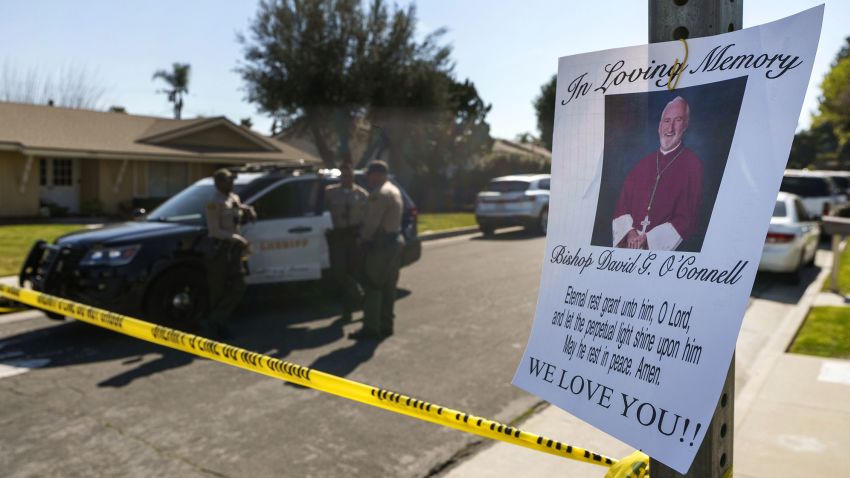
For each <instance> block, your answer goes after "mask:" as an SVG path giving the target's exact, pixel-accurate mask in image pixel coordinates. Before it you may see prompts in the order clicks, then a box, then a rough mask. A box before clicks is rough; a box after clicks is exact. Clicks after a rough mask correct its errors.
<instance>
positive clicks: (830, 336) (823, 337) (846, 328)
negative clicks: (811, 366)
mask: <svg viewBox="0 0 850 478" xmlns="http://www.w3.org/2000/svg"><path fill="white" fill-rule="evenodd" d="M790 352H792V353H796V354H805V355H815V356H818V357H830V358H844V359H850V307H813V308H812V310H810V311H809V315H808V317H806V321H805V322H804V323H803V326H802V327H801V328H800V331H799V332H798V333H797V337H795V338H794V343H792V344H791V349H790Z"/></svg>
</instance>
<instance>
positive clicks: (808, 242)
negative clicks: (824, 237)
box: [759, 192, 820, 279]
mask: <svg viewBox="0 0 850 478" xmlns="http://www.w3.org/2000/svg"><path fill="white" fill-rule="evenodd" d="M819 240H820V226H818V224H817V222H815V221H813V220H812V219H811V218H810V217H809V215H808V213H807V212H806V208H805V207H804V206H803V203H802V201H800V198H799V196H797V195H794V194H789V193H783V192H780V193H779V195H778V196H777V198H776V206H774V209H773V217H771V218H770V227H769V228H768V230H767V238H766V239H765V242H764V250H763V252H762V255H761V262H760V263H759V270H760V271H769V272H789V273H791V274H792V277H793V278H795V279H797V278H799V273H800V271H801V270H802V269H803V268H804V267H805V266H807V265H810V264H813V263H814V261H815V254H816V253H817V249H818V241H819Z"/></svg>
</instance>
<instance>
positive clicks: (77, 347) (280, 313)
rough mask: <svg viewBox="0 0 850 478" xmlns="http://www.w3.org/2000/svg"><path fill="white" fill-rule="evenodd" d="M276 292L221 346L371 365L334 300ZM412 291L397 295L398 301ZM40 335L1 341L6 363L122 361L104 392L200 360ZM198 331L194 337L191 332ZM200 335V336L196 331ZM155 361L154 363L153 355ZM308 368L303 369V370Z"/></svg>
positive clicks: (65, 331)
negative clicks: (318, 351)
mask: <svg viewBox="0 0 850 478" xmlns="http://www.w3.org/2000/svg"><path fill="white" fill-rule="evenodd" d="M279 292H280V291H279V290H275V289H258V290H257V291H252V292H249V293H248V294H246V296H245V299H244V300H243V301H242V303H241V304H240V306H239V308H237V310H236V311H235V313H234V315H233V320H232V321H231V322H230V328H231V330H232V331H233V335H234V338H233V339H231V340H221V341H222V342H226V343H228V344H231V345H235V346H237V347H241V348H244V349H247V350H250V351H254V352H259V353H263V354H267V355H271V356H274V357H277V358H281V359H284V358H285V357H287V356H288V355H290V354H291V353H292V352H293V351H296V350H304V349H313V348H319V347H325V346H330V345H332V344H335V343H336V342H339V343H338V344H336V345H334V347H335V348H334V350H332V351H330V352H329V353H327V354H325V355H324V356H322V357H320V358H319V359H317V360H315V361H314V363H313V364H312V365H311V367H315V368H316V369H317V370H321V371H324V372H328V373H333V374H336V375H341V376H344V375H347V374H349V373H351V372H352V371H353V370H355V369H356V368H357V367H358V366H359V365H360V364H362V363H364V362H365V361H367V360H369V359H370V358H371V357H372V356H373V355H374V353H375V351H376V349H377V346H378V345H379V342H374V343H370V342H369V341H359V342H355V343H353V344H352V343H349V342H346V341H341V339H344V338H345V337H346V333H345V332H346V331H345V326H346V325H348V324H350V322H348V321H344V320H343V319H342V317H341V312H342V311H341V307H340V306H339V304H337V303H336V301H335V299H334V297H333V296H332V295H328V294H327V293H321V291H315V290H309V288H308V289H307V290H297V289H294V290H292V291H290V292H292V293H291V294H280V293H279ZM408 295H410V291H407V290H403V289H399V290H397V298H403V297H406V296H408ZM33 320H42V321H43V322H44V324H45V325H47V324H48V323H50V324H55V325H47V326H46V327H41V328H38V329H36V330H31V331H28V332H23V333H20V334H17V335H12V336H8V337H3V338H2V339H0V349H2V354H0V362H2V359H3V357H4V356H6V357H15V358H22V357H25V358H27V359H48V360H49V362H48V363H47V364H46V365H44V366H43V367H41V368H58V367H65V366H71V365H81V364H91V363H98V362H108V361H115V360H122V365H123V366H126V367H131V368H128V369H126V370H124V371H122V372H120V373H118V374H116V375H114V376H112V377H109V378H107V379H105V380H102V381H100V382H99V383H98V384H97V385H98V386H99V387H124V386H127V385H129V384H131V383H132V382H133V381H135V380H136V379H139V378H143V377H149V376H151V375H155V374H157V373H161V372H165V371H169V370H174V369H177V368H180V367H185V366H187V365H190V364H191V363H192V362H194V361H195V360H197V359H198V357H196V356H194V355H191V354H189V353H185V352H181V351H178V350H174V349H170V348H167V347H164V346H160V345H157V344H153V343H150V342H146V341H143V340H138V339H135V338H132V337H128V336H125V335H122V334H118V333H115V332H112V331H109V330H106V329H102V328H99V327H96V326H93V325H89V324H86V323H83V322H77V321H67V322H62V323H53V322H48V321H47V319H33ZM190 332H192V331H190ZM193 333H196V332H193ZM151 355H152V356H151ZM301 365H303V364H301Z"/></svg>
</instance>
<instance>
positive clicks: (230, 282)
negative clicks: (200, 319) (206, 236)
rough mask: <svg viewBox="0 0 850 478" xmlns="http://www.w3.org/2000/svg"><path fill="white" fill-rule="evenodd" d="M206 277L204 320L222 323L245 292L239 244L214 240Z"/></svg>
mask: <svg viewBox="0 0 850 478" xmlns="http://www.w3.org/2000/svg"><path fill="white" fill-rule="evenodd" d="M207 277H208V280H209V285H210V313H209V316H208V317H207V320H206V321H207V322H208V323H209V324H211V325H215V326H218V325H222V324H224V322H225V321H227V319H228V317H230V314H231V313H232V312H233V311H234V310H235V309H236V306H238V305H239V302H241V301H242V296H243V295H244V294H245V278H244V277H243V275H242V247H241V245H240V244H237V243H232V242H229V241H216V246H215V249H214V251H213V257H212V260H211V262H210V267H209V268H208V270H207Z"/></svg>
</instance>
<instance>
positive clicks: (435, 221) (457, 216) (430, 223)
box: [419, 212, 476, 233]
mask: <svg viewBox="0 0 850 478" xmlns="http://www.w3.org/2000/svg"><path fill="white" fill-rule="evenodd" d="M475 225H476V222H475V214H473V213H471V212H447V213H434V214H420V215H419V232H420V233H422V232H435V231H445V230H447V229H456V228H458V227H468V226H475Z"/></svg>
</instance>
